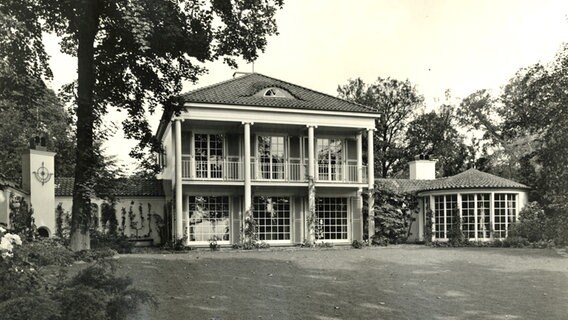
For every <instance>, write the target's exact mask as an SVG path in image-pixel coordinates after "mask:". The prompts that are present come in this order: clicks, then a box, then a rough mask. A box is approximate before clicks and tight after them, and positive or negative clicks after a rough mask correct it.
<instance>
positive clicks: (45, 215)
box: [22, 149, 55, 235]
mask: <svg viewBox="0 0 568 320" xmlns="http://www.w3.org/2000/svg"><path fill="white" fill-rule="evenodd" d="M54 156H55V153H53V152H48V151H41V150H34V149H30V150H28V151H26V153H25V154H24V155H23V156H22V172H23V174H22V177H23V179H22V186H23V189H24V190H25V191H27V192H29V193H30V196H29V203H30V204H31V206H32V208H33V211H34V215H33V216H34V219H35V224H36V226H37V227H38V228H40V227H44V228H47V229H48V230H49V234H50V235H52V234H53V233H54V231H55V210H54V208H55V178H54V176H53V172H54ZM41 167H44V168H45V169H47V171H48V175H50V176H49V179H48V178H46V179H45V180H47V181H44V182H43V183H42V181H40V180H39V179H38V178H37V176H36V175H37V173H38V172H39V171H38V170H39V169H40V168H41Z"/></svg>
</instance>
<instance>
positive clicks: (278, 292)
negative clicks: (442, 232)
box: [119, 246, 568, 319]
mask: <svg viewBox="0 0 568 320" xmlns="http://www.w3.org/2000/svg"><path fill="white" fill-rule="evenodd" d="M119 261H120V265H121V269H120V272H121V273H127V274H129V275H130V276H131V277H132V278H134V279H135V283H136V285H137V286H138V287H141V288H145V289H148V290H150V291H152V292H153V293H154V294H155V295H156V296H157V297H158V300H159V301H160V307H159V308H158V309H157V310H149V309H143V310H142V311H141V312H140V313H139V314H137V315H136V316H135V317H133V318H136V319H568V258H566V257H565V256H561V255H559V254H558V253H557V252H556V251H554V250H539V249H505V248H460V249H451V248H428V247H422V246H396V247H388V248H365V249H362V250H357V249H347V248H333V249H313V250H312V249H274V250H272V249H271V250H269V251H254V252H251V251H248V252H247V251H233V250H230V249H229V250H227V251H221V252H209V251H191V252H189V253H184V254H138V255H134V254H132V255H121V256H120V257H119Z"/></svg>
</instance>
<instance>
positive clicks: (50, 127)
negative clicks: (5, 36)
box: [0, 65, 75, 177]
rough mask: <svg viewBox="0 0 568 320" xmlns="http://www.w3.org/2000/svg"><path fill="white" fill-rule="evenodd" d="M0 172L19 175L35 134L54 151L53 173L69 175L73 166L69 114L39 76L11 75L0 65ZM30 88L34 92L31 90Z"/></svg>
mask: <svg viewBox="0 0 568 320" xmlns="http://www.w3.org/2000/svg"><path fill="white" fill-rule="evenodd" d="M0 68H1V69H0V112H1V114H2V119H4V121H2V122H1V123H0V144H1V145H2V148H1V149H0V163H2V168H0V170H1V171H0V174H2V175H4V176H6V177H18V176H20V175H21V171H22V165H21V155H22V153H23V152H24V151H26V150H27V149H28V148H29V140H30V139H31V138H32V137H34V136H35V135H36V134H38V133H46V134H47V136H48V137H49V139H48V141H47V143H48V145H47V147H48V149H49V150H50V151H54V152H55V153H56V155H55V174H56V175H59V176H70V175H71V174H72V173H73V169H74V167H75V157H74V150H75V140H74V138H73V130H72V127H71V125H70V124H71V115H70V114H69V113H68V112H67V111H66V110H65V107H64V106H63V104H62V103H61V102H60V101H59V99H58V98H57V97H56V96H55V93H54V92H53V91H52V90H50V89H48V88H47V87H46V86H45V85H44V83H43V81H41V79H33V78H28V77H26V76H25V75H23V76H21V75H20V76H19V75H16V74H13V73H12V72H11V70H10V69H8V68H2V66H1V65H0ZM30 89H33V92H30Z"/></svg>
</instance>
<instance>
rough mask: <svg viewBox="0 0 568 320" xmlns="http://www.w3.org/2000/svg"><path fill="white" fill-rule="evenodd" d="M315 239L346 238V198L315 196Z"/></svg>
mask: <svg viewBox="0 0 568 320" xmlns="http://www.w3.org/2000/svg"><path fill="white" fill-rule="evenodd" d="M316 215H317V219H318V221H317V223H316V226H315V229H316V239H317V240H348V229H347V227H348V214H347V198H316Z"/></svg>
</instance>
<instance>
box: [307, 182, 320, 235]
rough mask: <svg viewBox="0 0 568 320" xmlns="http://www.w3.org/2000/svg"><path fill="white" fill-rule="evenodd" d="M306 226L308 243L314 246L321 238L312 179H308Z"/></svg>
mask: <svg viewBox="0 0 568 320" xmlns="http://www.w3.org/2000/svg"><path fill="white" fill-rule="evenodd" d="M306 226H307V228H308V233H309V239H308V240H309V241H310V242H311V243H312V244H314V243H315V242H316V240H317V239H319V238H321V236H322V229H321V226H319V219H318V216H317V214H316V183H315V178H314V177H308V212H307V213H306Z"/></svg>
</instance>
